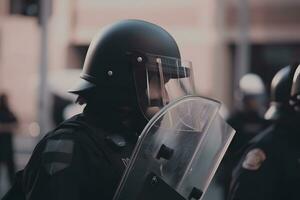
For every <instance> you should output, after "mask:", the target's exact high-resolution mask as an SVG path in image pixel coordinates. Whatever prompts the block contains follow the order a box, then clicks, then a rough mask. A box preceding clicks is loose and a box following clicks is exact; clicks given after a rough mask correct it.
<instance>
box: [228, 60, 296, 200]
mask: <svg viewBox="0 0 300 200" xmlns="http://www.w3.org/2000/svg"><path fill="white" fill-rule="evenodd" d="M295 68H296V67H295V66H287V67H285V68H283V69H281V70H280V71H279V72H278V73H277V74H276V75H275V76H274V78H273V80H272V84H271V104H270V107H269V109H268V111H267V112H266V114H265V117H266V119H268V120H272V121H273V125H271V126H270V127H268V128H267V129H266V130H265V131H264V132H262V133H260V134H259V135H258V136H256V137H255V138H254V139H253V140H252V141H251V145H250V147H249V148H248V149H247V151H246V153H245V154H244V156H243V157H242V159H241V161H240V162H239V164H238V165H237V167H236V169H235V170H234V172H233V178H232V183H231V190H230V194H229V199H230V200H248V199H249V200H250V199H251V200H253V199H255V200H269V199H270V200H271V199H272V200H277V199H278V200H279V199H280V200H282V199H285V200H295V199H300V194H299V191H298V188H299V185H300V170H299V169H300V163H299V158H300V148H299V139H300V132H299V129H298V124H299V122H300V121H299V116H298V115H299V113H298V111H296V109H294V108H293V106H291V104H290V103H291V102H292V101H291V94H290V92H291V86H292V79H293V75H294V72H295ZM297 76H299V74H298V75H297ZM298 84H299V83H298ZM294 87H295V86H294ZM293 103H294V104H296V103H297V102H296V101H295V102H294V101H293V102H292V104H293Z"/></svg>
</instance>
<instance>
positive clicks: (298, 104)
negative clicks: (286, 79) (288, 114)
mask: <svg viewBox="0 0 300 200" xmlns="http://www.w3.org/2000/svg"><path fill="white" fill-rule="evenodd" d="M290 105H291V106H292V107H293V109H294V111H295V112H297V113H300V65H298V67H297V69H296V72H295V74H294V78H293V85H292V89H291V100H290Z"/></svg>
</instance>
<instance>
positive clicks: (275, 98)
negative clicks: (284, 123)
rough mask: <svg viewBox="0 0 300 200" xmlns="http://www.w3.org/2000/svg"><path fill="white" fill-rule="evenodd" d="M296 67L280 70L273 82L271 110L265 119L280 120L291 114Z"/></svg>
mask: <svg viewBox="0 0 300 200" xmlns="http://www.w3.org/2000/svg"><path fill="white" fill-rule="evenodd" d="M294 72H295V67H294V66H291V65H289V66H286V67H284V68H282V69H281V70H279V71H278V72H277V73H276V74H275V76H274V77H273V79H272V82H271V97H270V99H271V102H270V106H269V109H268V110H267V112H266V113H265V119H267V120H278V119H281V118H282V117H284V116H287V115H289V114H290V112H291V106H290V105H289V100H290V92H291V87H292V80H293V75H294Z"/></svg>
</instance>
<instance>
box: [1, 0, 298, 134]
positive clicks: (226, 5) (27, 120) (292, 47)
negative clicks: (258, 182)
mask: <svg viewBox="0 0 300 200" xmlns="http://www.w3.org/2000/svg"><path fill="white" fill-rule="evenodd" d="M242 1H245V2H246V3H247V1H246V0H240V1H239V0H225V1H224V0H201V1H199V0H185V1H182V0H164V1H146V0H139V1H137V0H118V1H107V0H63V1H62V0H52V8H51V10H52V14H51V16H50V19H49V20H50V21H49V47H48V48H49V71H50V72H51V71H56V70H60V69H65V68H81V67H82V64H83V61H84V57H85V53H86V51H87V48H88V45H89V43H90V41H91V39H92V37H93V35H94V34H95V33H96V32H97V30H99V29H100V28H102V27H103V26H105V25H107V24H110V23H112V22H115V21H117V20H120V19H128V18H137V19H144V20H147V21H150V22H153V23H157V24H159V25H161V26H163V27H164V28H166V29H167V30H168V31H169V32H170V33H171V34H172V35H173V36H174V37H175V39H176V40H177V42H178V44H179V46H180V49H181V52H182V57H183V58H184V59H188V60H192V61H193V66H194V69H195V81H196V83H197V90H198V91H199V92H200V93H201V94H203V95H208V96H210V97H214V98H217V99H220V100H222V101H223V102H225V103H226V104H227V105H228V106H229V107H231V106H232V99H233V98H232V96H233V95H232V94H233V86H234V85H233V80H234V79H235V78H238V77H235V76H237V75H236V74H237V73H235V71H236V70H237V69H238V67H237V66H236V65H235V61H234V60H235V58H236V55H237V54H236V49H237V48H236V47H237V44H238V41H239V37H240V32H241V30H240V27H239V25H238V24H239V19H240V18H241V15H242V14H243V12H239V9H240V3H241V2H242ZM24 2H25V3H24ZM36 2H38V1H37V0H0V90H5V91H8V93H9V95H10V96H11V101H12V104H13V105H12V106H13V108H14V110H15V111H16V113H17V114H18V116H19V118H20V120H21V122H22V126H21V128H20V130H22V132H24V133H28V132H30V127H32V122H35V121H37V119H36V118H37V110H38V103H37V102H38V101H37V98H38V94H37V91H38V90H37V88H38V77H39V74H38V66H39V64H40V62H39V57H40V31H41V30H40V27H39V24H38V23H37V18H36V17H33V16H28V15H31V14H32V13H31V12H33V13H35V10H34V9H38V7H34V6H33V7H31V8H30V9H29V10H27V11H26V12H24V6H26V5H28V3H29V4H31V5H37V4H36ZM245 5H247V7H246V11H247V12H248V14H249V24H248V28H249V29H248V30H249V31H248V32H247V37H248V38H247V39H248V43H249V47H250V51H249V53H248V57H249V64H248V65H247V69H245V70H246V71H249V72H254V73H258V74H259V75H260V76H261V77H263V78H264V81H265V82H266V83H269V82H270V80H271V77H272V76H273V74H274V73H275V72H276V71H277V70H278V69H279V68H280V67H283V66H284V65H287V64H289V62H290V61H291V60H292V59H293V58H295V57H297V56H299V55H298V54H299V52H300V45H299V44H300V26H299V24H300V12H298V10H299V8H300V2H299V1H298V0H249V1H248V4H245ZM25 15H27V16H25ZM33 15H34V14H33ZM246 29H247V27H246ZM61 84H64V83H61Z"/></svg>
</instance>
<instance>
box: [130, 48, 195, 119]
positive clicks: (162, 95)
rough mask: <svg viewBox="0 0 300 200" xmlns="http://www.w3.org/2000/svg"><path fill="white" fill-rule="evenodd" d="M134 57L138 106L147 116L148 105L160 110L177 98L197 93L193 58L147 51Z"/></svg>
mask: <svg viewBox="0 0 300 200" xmlns="http://www.w3.org/2000/svg"><path fill="white" fill-rule="evenodd" d="M133 60H134V61H136V62H134V63H133V69H134V78H135V83H136V89H137V94H138V101H139V105H140V107H141V109H142V111H143V113H144V115H145V116H146V117H147V118H148V119H149V118H150V117H151V116H147V114H146V113H147V110H148V109H149V107H158V108H159V109H160V108H162V107H164V106H165V105H167V104H168V103H169V102H172V101H174V100H176V99H178V98H181V97H183V96H187V95H192V94H195V89H194V80H193V70H192V63H191V62H190V61H184V60H181V59H178V58H173V57H166V56H160V55H153V54H147V53H146V54H143V55H142V56H141V55H140V54H139V55H136V59H133ZM141 60H142V61H141Z"/></svg>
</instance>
